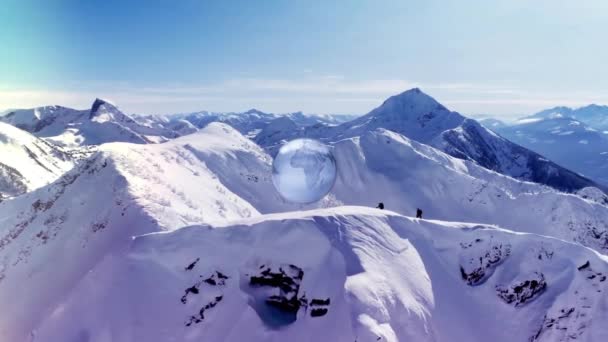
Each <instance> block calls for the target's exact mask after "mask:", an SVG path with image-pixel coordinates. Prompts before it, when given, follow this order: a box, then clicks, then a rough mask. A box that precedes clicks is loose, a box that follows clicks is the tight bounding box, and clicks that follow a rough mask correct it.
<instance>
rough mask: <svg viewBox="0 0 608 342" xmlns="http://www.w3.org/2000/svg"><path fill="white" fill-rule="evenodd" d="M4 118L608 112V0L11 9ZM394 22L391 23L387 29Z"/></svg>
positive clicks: (30, 5)
mask: <svg viewBox="0 0 608 342" xmlns="http://www.w3.org/2000/svg"><path fill="white" fill-rule="evenodd" d="M4 8H5V11H3V12H2V13H1V14H0V20H2V22H3V30H2V31H1V32H0V43H2V46H3V47H4V51H3V54H2V55H0V75H1V76H0V108H31V107H36V106H42V105H53V104H57V105H64V106H68V107H74V108H86V107H88V106H90V104H91V103H92V101H93V99H95V98H96V97H102V98H108V99H110V100H112V101H114V102H116V103H117V104H118V106H119V107H120V108H121V109H122V110H124V111H125V112H128V113H153V114H160V113H174V112H194V111H200V110H209V111H218V112H241V111H244V110H247V109H249V108H257V109H260V110H262V111H265V112H275V113H283V112H294V111H302V112H305V113H318V114H330V113H344V114H365V113H367V112H369V111H370V110H371V109H373V108H375V107H377V106H378V105H380V104H381V103H382V101H383V100H384V99H386V98H387V97H389V96H391V95H394V94H397V93H400V92H402V91H404V90H406V89H409V88H412V87H420V88H421V89H422V90H423V91H425V92H426V93H428V94H429V95H431V96H433V97H434V98H435V99H437V101H439V102H441V103H443V104H445V105H446V106H447V107H449V108H450V109H452V110H455V111H458V112H460V113H462V114H464V115H468V116H473V117H475V116H478V115H480V114H481V115H485V114H490V115H492V116H495V117H499V118H503V119H509V118H513V117H518V116H523V115H527V114H531V113H534V112H537V111H540V110H543V109H546V108H550V107H554V106H560V105H564V106H572V107H580V106H584V105H587V104H591V103H597V104H608V93H607V92H606V91H605V89H608V69H606V68H604V67H603V65H604V63H605V60H607V59H608V46H606V45H605V44H602V41H603V38H604V37H605V36H607V35H608V28H607V27H606V25H605V23H604V18H603V15H602V14H603V13H606V11H608V2H605V1H601V0H589V1H580V2H576V3H571V2H567V1H549V0H544V1H535V2H533V3H532V2H528V1H524V0H510V1H507V0H499V1H493V2H491V3H490V2H486V1H481V0H471V1H452V0H449V1H424V2H419V1H386V2H382V3H377V2H371V1H370V2H357V3H348V4H337V3H327V2H324V1H289V2H283V1H260V2H255V3H252V2H248V1H205V2H200V1H194V0H183V1H178V2H166V1H161V0H151V1H141V0H140V1H131V2H128V3H124V2H121V1H117V0H110V1H87V2H82V1H74V0H62V1H57V2H36V1H33V0H24V1H17V0H7V2H6V3H5V4H4ZM377 18H382V20H377Z"/></svg>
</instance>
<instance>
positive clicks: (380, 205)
mask: <svg viewBox="0 0 608 342" xmlns="http://www.w3.org/2000/svg"><path fill="white" fill-rule="evenodd" d="M376 209H384V203H382V202H380V203H378V206H377V207H376Z"/></svg>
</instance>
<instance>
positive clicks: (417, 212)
mask: <svg viewBox="0 0 608 342" xmlns="http://www.w3.org/2000/svg"><path fill="white" fill-rule="evenodd" d="M416 218H422V210H420V208H416Z"/></svg>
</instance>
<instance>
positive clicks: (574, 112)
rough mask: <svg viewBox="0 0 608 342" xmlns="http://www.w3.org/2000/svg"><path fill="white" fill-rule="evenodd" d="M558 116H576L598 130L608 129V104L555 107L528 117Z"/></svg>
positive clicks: (548, 117) (575, 117) (545, 117)
mask: <svg viewBox="0 0 608 342" xmlns="http://www.w3.org/2000/svg"><path fill="white" fill-rule="evenodd" d="M556 117H558V118H559V117H570V118H574V119H576V120H579V121H581V122H583V123H585V124H587V125H589V126H590V127H592V128H595V129H597V130H600V131H608V106H600V105H596V104H590V105H588V106H584V107H580V108H570V107H563V106H562V107H554V108H550V109H546V110H543V111H541V112H538V113H536V114H533V115H530V116H529V117H527V118H542V119H550V118H556Z"/></svg>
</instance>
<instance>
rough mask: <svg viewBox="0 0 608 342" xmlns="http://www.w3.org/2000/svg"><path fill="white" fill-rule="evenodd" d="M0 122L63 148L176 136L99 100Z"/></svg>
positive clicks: (30, 111)
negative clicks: (85, 105)
mask: <svg viewBox="0 0 608 342" xmlns="http://www.w3.org/2000/svg"><path fill="white" fill-rule="evenodd" d="M0 121H3V122H6V123H9V124H11V125H13V126H16V127H18V128H21V129H23V130H25V131H28V132H30V133H32V134H34V135H35V136H37V137H39V138H43V139H45V140H48V141H49V142H52V143H54V144H56V145H59V146H67V147H75V146H76V147H77V146H83V145H100V144H103V143H107V142H131V143H136V144H145V143H150V142H163V141H167V140H168V139H172V138H175V137H177V136H179V135H178V134H176V133H175V132H174V131H172V130H169V129H166V128H163V127H150V126H146V125H144V124H141V123H139V122H136V121H135V120H133V118H132V117H130V116H129V115H127V114H124V113H123V112H121V111H120V110H119V109H118V108H117V107H116V106H115V105H113V104H111V103H110V102H109V101H106V100H102V99H96V100H95V101H94V102H93V105H92V106H91V109H89V110H76V109H72V108H66V107H60V106H47V107H39V108H33V109H22V110H16V111H12V112H10V113H8V114H6V115H5V116H3V117H0Z"/></svg>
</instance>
